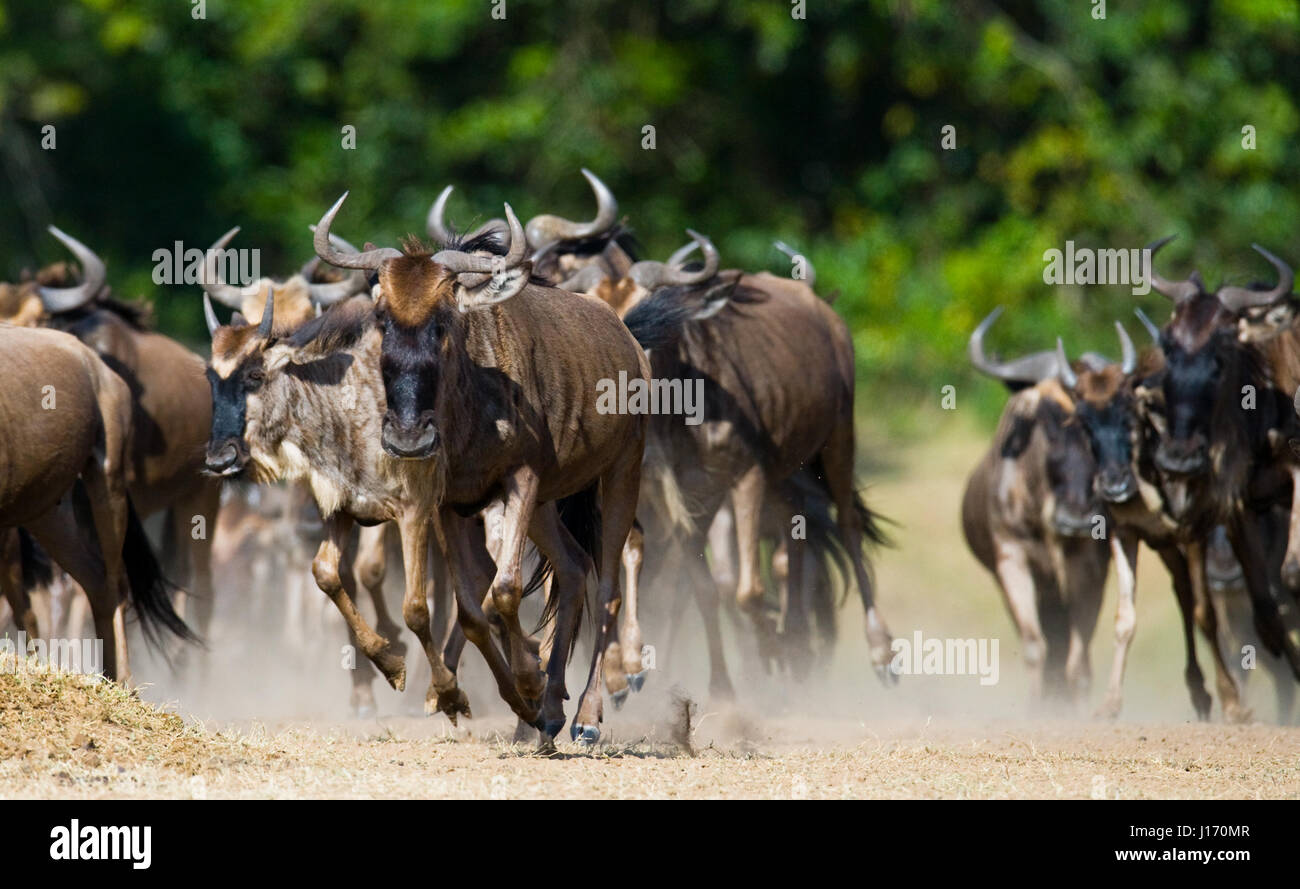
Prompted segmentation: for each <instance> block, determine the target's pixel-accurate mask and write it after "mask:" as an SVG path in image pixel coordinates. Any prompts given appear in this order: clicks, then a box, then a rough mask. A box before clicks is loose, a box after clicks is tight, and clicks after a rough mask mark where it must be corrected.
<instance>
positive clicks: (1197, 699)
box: [1156, 546, 1213, 720]
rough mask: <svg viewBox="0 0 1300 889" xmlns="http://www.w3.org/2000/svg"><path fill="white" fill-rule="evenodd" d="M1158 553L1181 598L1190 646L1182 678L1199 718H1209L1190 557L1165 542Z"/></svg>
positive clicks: (1185, 638)
mask: <svg viewBox="0 0 1300 889" xmlns="http://www.w3.org/2000/svg"><path fill="white" fill-rule="evenodd" d="M1156 555H1158V556H1160V561H1162V562H1164V564H1165V570H1167V571H1168V572H1169V578H1170V580H1171V581H1172V583H1173V587H1174V598H1175V599H1176V600H1177V602H1178V612H1179V614H1180V615H1181V617H1182V621H1183V645H1184V647H1185V648H1186V650H1187V666H1186V667H1185V668H1184V670H1183V681H1184V682H1186V683H1187V692H1188V694H1190V695H1191V697H1192V707H1193V708H1194V709H1195V710H1196V716H1197V718H1198V719H1202V720H1205V719H1209V718H1210V707H1211V706H1212V704H1213V699H1212V698H1211V697H1210V693H1209V692H1208V691H1206V690H1205V674H1204V673H1203V672H1201V664H1200V662H1199V661H1198V660H1197V659H1196V631H1195V611H1196V596H1195V593H1194V592H1193V590H1192V576H1191V572H1190V570H1189V569H1188V565H1187V557H1186V556H1184V555H1183V553H1182V551H1180V550H1179V549H1178V547H1176V546H1162V547H1159V548H1158V549H1156Z"/></svg>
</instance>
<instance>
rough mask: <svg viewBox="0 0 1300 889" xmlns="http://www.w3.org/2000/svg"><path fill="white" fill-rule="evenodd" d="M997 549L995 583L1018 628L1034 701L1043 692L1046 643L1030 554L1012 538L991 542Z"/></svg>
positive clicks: (1040, 696)
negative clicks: (999, 586) (999, 587)
mask: <svg viewBox="0 0 1300 889" xmlns="http://www.w3.org/2000/svg"><path fill="white" fill-rule="evenodd" d="M994 546H995V549H996V552H997V574H998V582H999V584H1001V586H1002V594H1003V595H1004V596H1006V599H1007V607H1008V608H1010V609H1011V616H1012V618H1013V619H1014V620H1015V622H1016V628H1017V629H1018V630H1019V631H1020V643H1021V645H1023V646H1024V656H1025V666H1026V667H1027V668H1028V669H1029V694H1030V697H1031V698H1032V699H1033V700H1035V701H1037V700H1040V699H1041V698H1042V695H1043V667H1044V665H1045V664H1046V662H1047V643H1046V642H1045V641H1044V639H1043V628H1042V626H1041V625H1040V624H1039V622H1038V594H1037V590H1036V589H1035V587H1034V577H1033V573H1032V572H1031V571H1030V568H1029V556H1028V554H1027V553H1026V552H1025V548H1024V546H1023V545H1021V544H1020V543H1018V542H1016V541H1012V540H997V541H995V542H994Z"/></svg>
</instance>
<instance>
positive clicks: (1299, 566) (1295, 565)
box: [1282, 464, 1300, 595]
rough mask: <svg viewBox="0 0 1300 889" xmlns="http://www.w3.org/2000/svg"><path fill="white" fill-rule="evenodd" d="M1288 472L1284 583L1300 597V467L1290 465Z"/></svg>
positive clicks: (1283, 567) (1283, 565) (1283, 561)
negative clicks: (1289, 496)
mask: <svg viewBox="0 0 1300 889" xmlns="http://www.w3.org/2000/svg"><path fill="white" fill-rule="evenodd" d="M1287 471H1288V472H1289V473H1290V475H1291V517H1290V525H1289V527H1288V529H1287V536H1286V555H1285V556H1284V557H1283V559H1282V583H1283V584H1285V585H1286V588H1287V589H1289V590H1290V591H1291V592H1292V593H1294V594H1297V595H1300V465H1295V464H1293V465H1290V466H1288V467H1287Z"/></svg>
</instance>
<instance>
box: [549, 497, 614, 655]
mask: <svg viewBox="0 0 1300 889" xmlns="http://www.w3.org/2000/svg"><path fill="white" fill-rule="evenodd" d="M556 509H557V510H558V512H559V514H560V523H561V524H563V525H564V527H565V529H566V530H568V532H569V533H570V534H572V535H573V539H574V540H576V541H577V543H578V546H580V547H582V551H583V552H584V553H586V554H587V556H588V557H589V558H590V559H591V562H592V564H593V565H599V564H600V482H598V481H597V482H592V483H591V484H590V485H589V486H588V487H587V488H585V489H584V490H581V491H579V492H578V493H576V494H572V495H570V496H568V497H562V498H560V500H559V501H558V502H557V503H556ZM548 568H549V566H548ZM614 570H618V568H617V566H615V569H614ZM586 586H587V588H588V589H590V586H591V585H590V584H587V585H586ZM585 599H586V596H585V595H584V596H583V597H582V598H580V599H579V600H578V602H579V604H578V607H579V608H581V609H583V610H585V611H587V612H588V613H590V612H591V607H590V603H587V602H586V601H585ZM559 605H560V601H559V596H555V595H552V596H551V598H550V599H549V600H548V601H547V602H546V605H545V606H544V607H543V608H542V615H541V617H540V618H538V621H537V628H538V629H539V630H540V629H541V628H542V627H544V626H545V625H546V624H548V623H549V622H550V621H552V620H554V619H555V612H556V609H557V608H559ZM577 642H578V634H577V633H574V634H573V638H572V639H571V640H570V643H569V653H570V654H572V653H573V648H574V646H575V645H576V644H577Z"/></svg>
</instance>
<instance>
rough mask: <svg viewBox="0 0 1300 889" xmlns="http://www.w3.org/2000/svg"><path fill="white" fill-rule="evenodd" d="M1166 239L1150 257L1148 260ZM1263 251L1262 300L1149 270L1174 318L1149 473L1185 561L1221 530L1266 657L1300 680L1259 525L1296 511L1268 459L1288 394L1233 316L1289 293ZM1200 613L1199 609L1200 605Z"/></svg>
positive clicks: (1283, 599) (1287, 421) (1299, 623)
mask: <svg viewBox="0 0 1300 889" xmlns="http://www.w3.org/2000/svg"><path fill="white" fill-rule="evenodd" d="M1169 240H1170V238H1165V239H1163V240H1161V241H1158V242H1156V243H1154V244H1152V245H1151V246H1150V247H1148V248H1147V249H1149V250H1151V252H1152V253H1153V254H1154V252H1155V251H1156V250H1158V249H1159V248H1160V247H1161V246H1163V245H1164V244H1166V243H1168V241H1169ZM1261 252H1263V253H1264V255H1265V257H1266V258H1267V259H1269V261H1270V262H1271V263H1272V264H1273V265H1274V266H1275V267H1276V268H1277V271H1278V275H1279V281H1278V283H1277V285H1276V286H1274V287H1271V288H1265V289H1263V290H1259V291H1255V290H1253V289H1243V288H1235V287H1220V288H1219V289H1218V291H1215V292H1210V291H1209V290H1207V289H1206V287H1205V285H1204V282H1203V281H1202V280H1201V277H1200V275H1199V274H1197V273H1195V272H1193V273H1192V275H1191V276H1190V277H1188V278H1187V279H1186V280H1183V281H1170V280H1167V279H1165V278H1163V277H1161V276H1160V275H1159V274H1157V273H1156V271H1155V269H1154V267H1152V270H1151V282H1152V288H1153V289H1155V290H1156V291H1157V292H1159V293H1161V294H1162V295H1164V296H1166V297H1168V298H1169V299H1170V300H1171V301H1172V303H1173V314H1172V317H1171V319H1170V321H1169V323H1168V324H1167V325H1166V326H1165V328H1164V329H1163V330H1162V331H1160V345H1161V348H1162V350H1163V352H1164V356H1165V365H1166V369H1165V372H1164V375H1163V378H1162V384H1161V395H1162V399H1163V414H1162V417H1161V420H1160V421H1161V422H1163V424H1164V427H1163V428H1161V429H1160V430H1159V444H1158V445H1157V446H1156V449H1155V453H1154V464H1155V468H1156V470H1157V471H1158V472H1159V475H1160V479H1161V487H1162V489H1163V491H1164V493H1165V498H1166V501H1167V503H1168V505H1169V509H1170V513H1171V514H1172V515H1173V517H1174V518H1175V520H1177V521H1178V523H1179V526H1180V531H1181V533H1182V534H1183V536H1184V539H1185V540H1186V542H1187V547H1188V550H1187V551H1188V555H1189V558H1191V559H1193V560H1201V559H1203V558H1204V544H1205V540H1206V538H1207V536H1208V535H1209V534H1210V533H1211V531H1212V530H1213V528H1214V527H1215V526H1216V525H1222V526H1224V527H1225V528H1226V529H1227V532H1228V538H1229V540H1230V541H1231V543H1232V547H1233V551H1234V553H1235V554H1236V556H1237V561H1238V562H1240V563H1241V566H1242V570H1243V571H1244V572H1245V581H1246V587H1247V589H1248V590H1249V591H1250V597H1251V602H1252V604H1253V608H1254V614H1255V626H1256V629H1257V631H1258V632H1259V635H1260V640H1261V641H1262V642H1263V643H1264V645H1265V647H1266V649H1267V650H1268V651H1269V652H1270V653H1272V654H1274V655H1285V656H1286V658H1287V659H1288V661H1289V662H1290V664H1291V668H1292V671H1293V672H1294V673H1295V674H1296V675H1297V677H1300V614H1298V613H1297V601H1296V599H1295V598H1294V597H1293V596H1292V595H1290V594H1289V593H1288V594H1283V595H1278V593H1279V592H1280V587H1281V577H1280V571H1279V570H1278V569H1279V566H1274V565H1272V564H1270V560H1269V558H1268V552H1269V546H1268V541H1267V540H1266V539H1265V536H1264V532H1263V530H1262V527H1261V522H1260V518H1259V513H1260V511H1261V510H1264V509H1267V508H1269V507H1270V506H1271V505H1272V504H1274V503H1279V502H1281V503H1283V504H1284V505H1286V506H1287V507H1288V508H1294V506H1295V503H1294V500H1295V498H1294V496H1293V489H1292V486H1291V484H1290V482H1291V479H1290V476H1289V474H1288V473H1287V472H1285V471H1283V470H1282V467H1279V466H1278V464H1277V462H1276V450H1275V443H1276V440H1277V431H1278V430H1283V429H1286V428H1288V427H1289V426H1290V425H1291V424H1292V423H1293V421H1294V417H1293V415H1292V412H1291V404H1290V393H1283V392H1281V391H1280V390H1278V389H1276V388H1275V387H1274V386H1273V385H1272V384H1271V380H1270V376H1269V373H1268V364H1267V362H1266V359H1265V357H1264V355H1263V354H1262V353H1261V352H1260V351H1259V350H1258V349H1256V348H1255V347H1254V346H1250V345H1245V344H1242V343H1240V342H1238V337H1237V333H1238V330H1237V328H1238V323H1237V322H1238V312H1239V310H1240V309H1241V308H1243V307H1244V305H1245V303H1246V302H1251V301H1254V299H1256V298H1257V299H1259V300H1261V301H1264V300H1267V301H1276V300H1277V299H1280V298H1281V297H1282V296H1284V295H1286V294H1287V293H1289V292H1290V289H1291V284H1292V280H1293V277H1292V274H1291V270H1290V269H1289V268H1288V267H1287V266H1286V264H1285V263H1283V262H1281V260H1278V259H1277V258H1276V257H1274V256H1273V255H1272V254H1269V253H1267V251H1261ZM1197 607H1198V608H1202V605H1201V602H1200V601H1199V600H1198V603H1197ZM1203 610H1204V611H1205V612H1206V613H1205V614H1204V618H1205V620H1206V621H1208V622H1209V623H1210V624H1211V625H1214V624H1215V623H1216V618H1215V616H1214V613H1213V609H1211V608H1209V607H1208V603H1207V605H1206V606H1205V608H1204V609H1203ZM1200 616H1201V615H1199V614H1198V617H1200ZM1214 635H1217V631H1215V633H1214ZM1220 684H1221V685H1223V680H1222V679H1221V681H1220ZM1229 684H1231V682H1230V680H1229Z"/></svg>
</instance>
